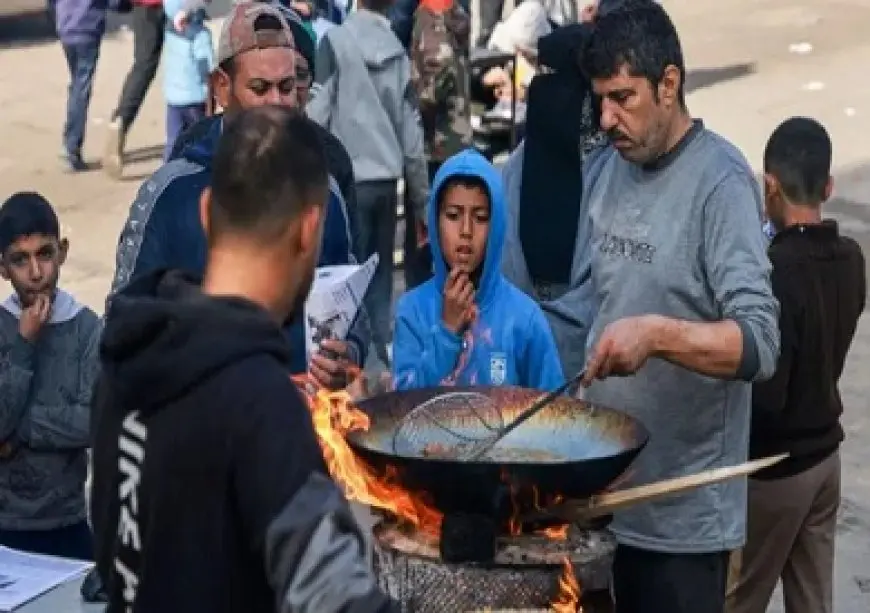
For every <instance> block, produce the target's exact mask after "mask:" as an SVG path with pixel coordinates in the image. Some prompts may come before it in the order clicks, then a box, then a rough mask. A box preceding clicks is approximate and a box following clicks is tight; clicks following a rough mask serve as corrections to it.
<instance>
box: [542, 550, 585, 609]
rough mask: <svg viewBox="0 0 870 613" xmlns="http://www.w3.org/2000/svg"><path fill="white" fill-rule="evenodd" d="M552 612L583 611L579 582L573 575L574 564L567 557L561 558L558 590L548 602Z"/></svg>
mask: <svg viewBox="0 0 870 613" xmlns="http://www.w3.org/2000/svg"><path fill="white" fill-rule="evenodd" d="M550 611H552V613H583V607H582V606H580V584H579V583H578V582H577V577H576V576H575V575H574V565H573V564H571V560H569V559H568V558H567V557H566V558H565V559H564V560H562V574H561V575H560V576H559V592H558V593H557V594H556V598H554V599H553V602H551V603H550Z"/></svg>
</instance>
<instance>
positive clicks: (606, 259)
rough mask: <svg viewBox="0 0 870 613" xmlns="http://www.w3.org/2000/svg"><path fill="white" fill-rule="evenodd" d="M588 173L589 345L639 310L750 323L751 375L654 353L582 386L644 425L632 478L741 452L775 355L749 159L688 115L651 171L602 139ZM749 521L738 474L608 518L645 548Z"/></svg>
mask: <svg viewBox="0 0 870 613" xmlns="http://www.w3.org/2000/svg"><path fill="white" fill-rule="evenodd" d="M585 171H586V174H585V176H586V177H587V180H586V185H585V186H584V194H585V195H584V200H585V201H587V202H588V206H589V211H590V214H591V219H592V278H593V283H594V286H595V289H596V293H597V300H598V315H597V317H596V319H595V322H594V324H593V328H592V332H591V333H590V344H591V343H594V341H595V339H596V338H598V336H599V335H600V334H601V332H602V330H603V329H604V327H605V326H606V325H607V324H609V323H611V322H613V321H615V320H617V319H620V318H623V317H629V316H634V315H642V314H647V313H655V314H660V315H665V316H668V317H672V318H676V319H682V320H688V321H694V322H716V321H722V320H727V319H731V320H735V321H736V322H737V323H738V325H740V327H741V330H742V332H743V334H744V365H743V367H742V368H741V371H742V372H741V373H740V374H739V377H742V378H743V379H745V380H732V381H726V380H720V379H714V378H712V377H707V376H703V375H699V374H696V373H694V372H690V371H689V370H686V369H685V368H682V367H680V366H677V365H675V364H671V363H669V362H666V361H663V360H660V359H651V360H650V361H649V362H648V363H647V364H646V365H645V366H644V367H643V368H642V369H641V370H640V371H639V372H638V373H637V374H636V375H634V376H631V377H614V378H610V379H606V380H604V381H601V382H596V383H595V384H594V385H593V386H592V387H590V388H589V389H588V390H587V394H586V397H587V399H588V400H591V401H594V402H599V403H601V404H603V405H607V406H611V407H613V408H616V409H621V410H623V411H626V412H628V413H629V414H631V415H633V416H635V417H636V418H638V419H639V420H640V421H641V422H643V424H644V425H645V426H646V427H647V429H648V430H649V432H650V441H649V444H648V445H647V447H646V449H645V450H644V451H643V452H642V453H641V455H640V456H639V457H638V459H637V460H636V461H635V463H634V465H633V466H632V467H631V469H630V479H629V480H628V483H627V484H626V485H637V484H641V483H649V482H652V481H657V480H661V479H667V478H671V477H676V476H680V475H686V474H692V473H696V472H699V471H702V470H706V469H710V468H717V467H720V466H728V465H733V464H737V463H739V462H743V461H745V460H746V458H747V453H748V445H749V413H750V394H751V384H750V383H749V381H750V380H759V379H765V378H768V377H770V376H771V374H772V373H773V371H774V368H775V366H776V360H777V356H778V353H779V330H778V327H777V322H778V303H777V301H776V299H775V298H774V297H773V293H772V291H771V285H770V272H771V266H770V262H769V260H768V258H767V252H766V240H765V237H764V235H763V233H762V230H761V217H762V210H761V209H762V206H761V205H762V200H761V194H760V192H759V189H758V185H757V183H756V181H755V178H754V175H753V173H752V170H751V168H750V167H749V165H748V164H747V162H746V160H745V159H744V157H743V156H742V155H741V153H740V152H739V151H738V150H737V149H736V148H735V147H734V146H733V145H731V144H730V143H728V142H727V141H726V140H724V139H723V138H721V137H719V136H718V135H716V134H714V133H713V132H710V131H708V130H706V129H704V128H703V125H702V124H701V123H700V122H696V124H695V126H694V128H693V129H692V130H691V131H690V133H689V134H688V135H687V137H686V138H685V139H684V140H683V142H682V143H681V145H680V146H679V147H678V148H677V150H676V151H674V152H672V154H670V155H668V156H667V159H664V160H661V161H660V163H658V164H657V166H656V168H654V169H644V168H642V167H640V166H638V165H635V164H631V163H629V162H627V161H625V160H624V159H622V158H621V157H620V155H619V154H618V153H617V152H616V151H615V150H614V149H612V148H609V147H608V148H606V149H604V150H603V151H602V152H601V154H600V155H599V156H598V157H596V158H593V159H591V160H590V161H589V162H588V163H587V165H586V169H585ZM745 523H746V481H745V479H734V480H731V481H727V482H724V483H720V484H717V485H712V486H709V487H704V488H701V489H697V490H694V491H692V492H689V493H687V494H683V495H680V496H674V497H670V498H665V499H662V500H660V501H657V502H653V503H649V504H644V505H641V506H638V507H634V508H631V509H629V510H626V511H622V512H620V513H618V514H617V516H616V518H615V521H614V522H613V525H612V529H613V531H614V533H615V534H616V536H617V538H618V540H619V542H621V543H624V544H626V545H630V546H634V547H638V548H642V549H647V550H653V551H663V552H669V553H691V552H714V551H724V550H731V549H735V548H738V547H740V546H742V544H743V541H744V537H745Z"/></svg>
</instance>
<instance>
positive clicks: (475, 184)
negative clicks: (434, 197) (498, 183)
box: [438, 174, 492, 213]
mask: <svg viewBox="0 0 870 613" xmlns="http://www.w3.org/2000/svg"><path fill="white" fill-rule="evenodd" d="M455 185H461V186H462V187H465V188H468V189H479V190H480V191H482V192H483V193H484V194H486V199H487V200H488V201H489V203H490V207H492V196H491V195H490V193H489V185H487V184H486V181H484V180H483V179H482V178H480V177H478V176H477V175H463V174H457V175H451V176H450V177H448V178H447V179H445V180H444V182H443V183H442V184H441V186H440V187H439V188H438V212H439V213H440V212H441V207H442V205H443V204H444V196H445V195H446V194H447V190H448V189H450V188H451V187H453V186H455Z"/></svg>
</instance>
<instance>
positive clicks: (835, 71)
mask: <svg viewBox="0 0 870 613" xmlns="http://www.w3.org/2000/svg"><path fill="white" fill-rule="evenodd" d="M220 4H221V7H220V8H224V7H223V5H225V4H226V1H225V0H224V2H221V3H220ZM664 4H665V5H666V6H667V7H668V9H669V10H670V11H671V14H672V15H673V17H674V20H675V21H676V23H677V25H678V27H679V29H680V32H681V35H682V39H683V43H684V47H685V51H686V61H687V64H688V66H690V67H691V71H690V75H689V85H690V89H691V94H690V96H689V105H690V108H691V109H692V111H693V113H695V114H696V115H697V116H700V117H703V118H704V119H705V120H706V122H707V124H708V125H709V126H710V127H712V128H713V129H715V130H717V131H719V132H721V133H722V134H724V135H726V136H727V137H729V138H730V139H732V140H733V141H734V142H735V143H737V144H738V145H739V146H740V147H741V148H742V149H743V151H744V152H745V154H746V155H747V157H748V158H749V159H750V161H751V162H752V164H753V165H754V166H756V167H757V166H758V165H759V163H760V157H761V152H762V148H763V146H764V143H765V140H766V138H767V136H768V135H769V133H770V132H771V130H772V129H773V128H774V127H775V126H776V124H777V123H778V122H779V121H781V120H782V119H783V118H785V117H786V116H790V115H796V114H800V115H811V116H814V117H816V118H818V119H820V120H821V121H822V122H824V123H825V125H826V126H827V127H828V129H829V130H830V132H831V135H832V137H833V140H834V145H835V152H836V159H835V164H836V175H835V176H836V181H837V183H836V186H837V198H836V199H835V201H834V202H833V203H832V204H831V205H830V207H829V210H830V212H831V214H832V216H834V217H836V218H837V219H839V220H840V222H841V224H842V227H843V228H844V230H845V231H846V232H847V233H850V234H852V235H853V236H854V237H856V238H857V239H858V240H859V241H860V242H861V243H862V245H863V246H864V249H865V252H867V253H868V254H870V153H868V150H867V146H866V139H864V138H862V135H866V134H868V133H870V81H868V80H867V79H866V78H864V74H863V73H864V71H862V70H860V69H859V70H856V69H855V67H860V68H864V67H866V66H867V65H870V39H868V38H867V37H866V24H868V23H870V0H793V1H787V0H766V1H765V2H763V3H762V2H755V1H753V0H729V1H728V2H697V1H691V0H664ZM42 5H44V4H43V3H42V2H41V1H40V0H4V1H3V2H0V83H2V84H3V87H2V88H0V111H2V115H0V117H2V123H0V197H4V196H5V195H6V194H9V193H10V192H12V191H14V190H19V189H36V190H39V191H41V192H43V193H44V194H46V195H47V196H48V197H49V198H50V199H51V200H52V201H53V202H54V203H55V204H56V205H57V206H58V208H59V209H60V212H61V217H62V221H63V223H64V227H65V231H66V232H67V235H68V236H69V237H70V239H71V242H72V252H71V255H70V260H69V263H68V265H67V266H66V268H65V269H64V274H63V282H64V284H65V286H66V287H67V288H68V289H70V290H72V291H73V292H74V293H75V294H76V295H78V296H79V297H80V298H81V299H83V300H84V301H86V302H87V303H89V304H91V305H92V306H93V307H94V308H96V309H101V304H102V301H103V298H104V295H105V292H106V290H107V287H108V284H109V280H110V276H111V274H112V271H113V268H114V250H115V244H116V241H117V237H118V231H119V229H120V227H121V224H122V222H123V219H124V217H125V215H126V213H127V210H128V207H129V205H130V203H131V201H132V199H133V197H134V195H135V192H136V190H137V189H138V187H139V185H140V184H141V182H142V180H143V178H144V177H146V176H147V175H148V174H149V173H150V172H151V171H152V170H153V169H154V168H155V165H156V164H157V161H158V159H159V157H160V153H161V151H162V144H163V109H162V105H161V100H160V90H159V88H155V89H154V90H153V91H152V93H151V95H150V97H149V99H148V102H147V104H146V106H145V108H144V109H143V112H142V115H141V117H140V118H139V120H138V121H137V123H136V124H135V127H134V129H133V131H132V133H131V135H130V148H131V151H132V152H133V153H132V157H133V158H134V159H135V160H136V161H135V163H133V164H131V165H130V166H129V168H128V171H127V177H126V179H125V181H122V182H112V181H109V180H108V179H106V178H105V177H104V176H103V175H102V173H100V172H97V171H95V172H91V173H87V174H83V175H77V176H70V175H65V174H63V173H62V172H61V169H60V166H59V163H58V161H57V158H56V155H57V152H58V150H59V149H60V126H61V124H62V118H63V108H64V99H65V88H66V83H67V77H66V68H65V65H64V60H63V56H62V53H61V50H60V48H59V46H58V45H57V43H56V42H53V41H52V40H51V38H50V36H48V35H47V34H46V27H45V22H44V18H43V17H42V15H40V14H39V13H38V12H34V11H35V10H36V9H38V8H39V7H40V6H42ZM28 11H29V12H28ZM111 31H112V32H111V35H110V37H109V38H108V39H107V40H106V42H105V43H104V46H103V50H102V57H101V63H100V67H99V72H98V75H97V80H96V84H95V94H94V101H93V105H92V113H91V123H90V127H89V140H88V142H87V145H86V149H85V155H86V157H87V158H90V159H94V160H95V159H96V158H97V157H98V154H99V151H100V149H101V141H102V138H103V135H104V126H105V123H106V119H107V117H108V115H109V114H110V112H111V110H112V106H113V105H114V103H115V101H116V96H117V94H118V92H119V91H120V87H121V82H122V80H123V78H124V75H125V72H126V69H127V67H128V65H129V62H130V58H131V55H132V53H131V44H130V43H131V41H130V36H129V34H128V33H127V32H126V31H125V30H124V28H123V27H120V26H119V24H113V26H112V28H111ZM868 368H870V319H868V318H867V317H866V316H865V318H864V320H863V322H862V325H861V329H860V331H859V335H858V338H857V340H856V342H855V346H854V348H853V351H852V354H851V356H850V359H849V363H848V366H847V371H846V374H845V376H844V379H843V385H842V391H843V395H844V398H845V403H846V415H845V417H844V422H845V425H846V429H847V431H848V440H847V442H846V444H845V447H844V450H843V460H844V461H843V465H844V469H843V471H844V486H843V508H842V512H841V521H840V532H839V536H840V539H839V541H838V556H837V586H836V595H837V606H836V611H837V612H838V613H867V611H870V377H867V375H866V373H867V372H868ZM771 611H773V612H775V613H779V612H780V611H782V609H781V605H779V604H778V603H775V604H774V606H773V607H772V608H771Z"/></svg>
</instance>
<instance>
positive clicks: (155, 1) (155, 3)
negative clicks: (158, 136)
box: [103, 0, 166, 179]
mask: <svg viewBox="0 0 870 613" xmlns="http://www.w3.org/2000/svg"><path fill="white" fill-rule="evenodd" d="M132 3H133V12H132V22H131V27H132V28H133V67H132V68H130V72H129V73H127V78H126V79H124V86H123V88H122V89H121V97H120V99H119V100H118V106H117V107H116V108H115V110H114V112H113V113H112V119H111V122H110V123H109V126H108V134H107V137H106V150H105V153H104V156H103V168H104V169H105V170H106V172H108V173H109V176H111V177H112V178H114V179H120V178H121V175H122V173H123V172H124V160H123V155H124V141H125V140H126V138H127V132H128V131H129V130H130V126H131V125H133V122H134V121H135V120H136V116H137V115H138V114H139V109H140V108H141V107H142V103H143V102H144V100H145V94H147V93H148V88H149V87H151V82H152V81H153V80H154V75H156V74H157V67H158V66H159V65H160V54H161V52H162V51H163V35H164V32H165V29H166V15H165V13H164V12H163V0H132Z"/></svg>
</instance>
